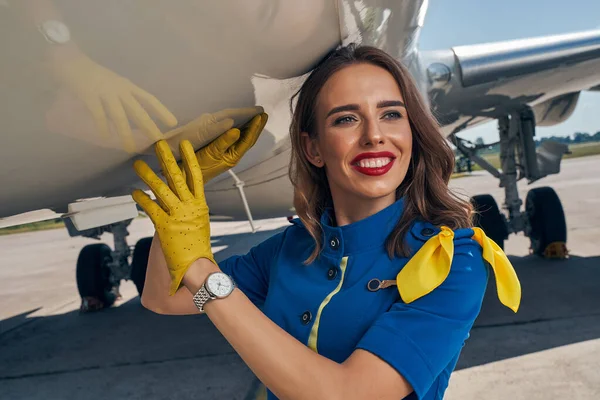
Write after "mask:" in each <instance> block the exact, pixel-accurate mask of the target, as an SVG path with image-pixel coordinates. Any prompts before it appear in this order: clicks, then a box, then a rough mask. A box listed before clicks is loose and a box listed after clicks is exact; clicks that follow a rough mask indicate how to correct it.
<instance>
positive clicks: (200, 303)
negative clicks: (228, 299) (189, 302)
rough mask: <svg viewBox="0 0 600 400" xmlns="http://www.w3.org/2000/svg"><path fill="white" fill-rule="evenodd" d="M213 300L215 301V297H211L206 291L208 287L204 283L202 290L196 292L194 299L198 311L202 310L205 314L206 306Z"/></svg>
mask: <svg viewBox="0 0 600 400" xmlns="http://www.w3.org/2000/svg"><path fill="white" fill-rule="evenodd" d="M213 299H215V297H214V296H211V295H210V294H209V293H208V290H206V286H205V284H204V283H203V284H202V286H201V287H200V289H199V290H198V291H197V292H196V294H195V295H194V297H193V300H194V304H195V305H196V307H198V310H200V312H204V305H205V304H206V303H207V302H208V301H209V300H213Z"/></svg>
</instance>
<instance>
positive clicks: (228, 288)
mask: <svg viewBox="0 0 600 400" xmlns="http://www.w3.org/2000/svg"><path fill="white" fill-rule="evenodd" d="M206 286H207V289H208V290H209V291H210V292H211V293H212V294H214V295H215V296H217V297H225V296H227V295H229V294H230V293H231V292H232V291H233V281H232V280H231V278H230V277H229V276H227V275H225V274H224V273H222V272H216V273H214V274H211V275H210V276H209V277H208V279H207V281H206Z"/></svg>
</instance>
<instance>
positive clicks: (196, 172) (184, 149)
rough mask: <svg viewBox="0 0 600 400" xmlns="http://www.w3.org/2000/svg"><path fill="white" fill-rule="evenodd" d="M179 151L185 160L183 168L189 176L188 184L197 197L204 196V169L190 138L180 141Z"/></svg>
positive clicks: (187, 176)
mask: <svg viewBox="0 0 600 400" xmlns="http://www.w3.org/2000/svg"><path fill="white" fill-rule="evenodd" d="M179 152H180V153H181V159H182V160H183V168H184V171H185V176H186V178H187V185H188V187H189V188H190V190H191V191H192V194H193V195H194V197H195V198H197V199H200V198H204V182H203V177H202V170H201V169H200V165H199V164H198V159H197V158H196V154H195V153H194V148H193V147H192V144H191V143H190V142H189V141H188V140H182V141H181V142H180V143H179Z"/></svg>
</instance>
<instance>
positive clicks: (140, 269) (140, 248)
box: [131, 237, 152, 297]
mask: <svg viewBox="0 0 600 400" xmlns="http://www.w3.org/2000/svg"><path fill="white" fill-rule="evenodd" d="M151 245H152V237H147V238H143V239H140V240H138V242H137V243H136V244H135V248H134V249H133V257H132V259H131V280H132V281H133V283H134V284H135V287H136V288H137V291H138V293H139V295H140V297H141V296H142V292H143V291H144V282H145V280H146V268H147V267H148V257H149V255H150V246H151Z"/></svg>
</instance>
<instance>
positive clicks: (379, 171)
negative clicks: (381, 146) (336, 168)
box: [351, 151, 396, 176]
mask: <svg viewBox="0 0 600 400" xmlns="http://www.w3.org/2000/svg"><path fill="white" fill-rule="evenodd" d="M365 158H389V159H390V162H389V163H388V164H387V165H384V166H382V167H375V168H369V167H361V166H360V164H359V162H360V161H361V160H364V159H365ZM395 160H396V156H395V155H394V154H392V153H390V152H389V151H382V152H378V153H361V154H359V155H357V156H356V157H354V159H353V160H352V163H351V165H352V168H354V169H355V170H357V171H358V172H360V173H361V174H364V175H369V176H380V175H384V174H386V173H387V172H388V171H389V170H390V169H392V166H393V165H394V161H395Z"/></svg>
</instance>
